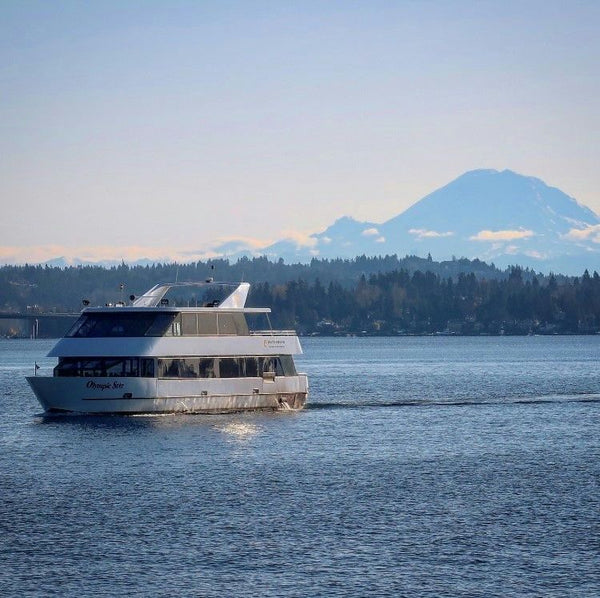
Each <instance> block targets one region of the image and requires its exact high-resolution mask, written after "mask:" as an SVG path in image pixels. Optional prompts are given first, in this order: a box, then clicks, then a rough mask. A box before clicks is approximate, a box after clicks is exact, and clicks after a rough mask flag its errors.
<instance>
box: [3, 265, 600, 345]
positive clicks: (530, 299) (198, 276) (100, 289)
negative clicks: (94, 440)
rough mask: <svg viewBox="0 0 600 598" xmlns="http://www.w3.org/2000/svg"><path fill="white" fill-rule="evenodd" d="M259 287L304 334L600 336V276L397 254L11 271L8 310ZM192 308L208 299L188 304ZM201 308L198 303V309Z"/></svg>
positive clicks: (262, 300)
mask: <svg viewBox="0 0 600 598" xmlns="http://www.w3.org/2000/svg"><path fill="white" fill-rule="evenodd" d="M208 276H214V277H215V279H222V280H230V281H239V280H246V281H249V282H251V283H253V286H252V290H251V293H250V296H249V299H248V303H249V305H253V306H269V307H271V308H272V316H271V319H272V322H273V324H274V325H275V326H277V327H279V328H295V329H297V330H298V331H299V332H300V333H301V334H321V335H332V334H335V335H343V334H381V335H388V334H435V333H439V334H529V333H537V334H554V333H558V334H567V333H584V334H591V333H597V332H599V331H600V276H599V275H598V273H597V272H593V273H592V274H590V273H589V272H588V271H587V270H586V271H585V272H584V274H583V275H582V276H581V277H565V276H558V275H556V276H555V275H549V276H544V275H540V274H537V273H535V272H534V271H532V270H529V269H525V270H523V269H521V268H519V267H512V268H508V269H506V270H499V269H497V268H495V267H494V266H493V265H488V264H485V263H484V262H480V261H479V260H472V261H470V260H466V259H461V260H451V261H447V262H435V261H433V260H432V259H431V258H430V257H428V258H417V257H415V256H407V257H405V258H402V259H399V258H397V256H385V257H380V258H367V257H365V256H362V257H358V258H355V259H354V260H316V259H315V260H313V261H312V262H311V263H310V264H285V263H284V262H283V261H282V260H279V261H276V262H271V261H269V260H267V259H266V258H254V259H249V258H242V259H241V260H238V261H237V262H235V263H233V264H231V263H229V262H228V261H227V260H214V261H208V262H197V263H195V264H186V265H181V264H155V265H148V266H128V265H127V264H121V265H119V266H114V267H110V268H104V267H100V266H78V267H68V268H58V267H50V266H28V265H26V266H4V267H2V268H0V310H2V311H26V310H32V309H33V310H40V311H45V312H47V311H53V310H54V311H71V312H75V311H79V310H80V309H81V300H82V299H83V298H86V299H88V300H89V301H90V303H91V305H103V304H104V303H106V302H114V301H116V300H119V299H125V300H127V297H128V296H129V295H130V294H135V295H139V294H141V293H142V292H144V291H145V290H147V289H149V288H150V287H152V286H153V285H154V284H156V283H157V282H166V281H174V280H176V279H178V280H179V281H198V280H204V279H205V278H207V277H208ZM176 300H177V301H179V304H182V303H183V304H186V305H189V304H190V301H196V302H197V301H198V297H190V296H178V297H176ZM192 304H193V303H192Z"/></svg>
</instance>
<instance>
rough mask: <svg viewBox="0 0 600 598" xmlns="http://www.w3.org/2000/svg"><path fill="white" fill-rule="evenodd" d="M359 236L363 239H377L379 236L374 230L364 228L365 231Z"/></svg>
mask: <svg viewBox="0 0 600 598" xmlns="http://www.w3.org/2000/svg"><path fill="white" fill-rule="evenodd" d="M360 234H361V236H363V237H377V236H378V235H379V231H378V230H377V229H376V228H365V230H364V231H363V232H362V233H360Z"/></svg>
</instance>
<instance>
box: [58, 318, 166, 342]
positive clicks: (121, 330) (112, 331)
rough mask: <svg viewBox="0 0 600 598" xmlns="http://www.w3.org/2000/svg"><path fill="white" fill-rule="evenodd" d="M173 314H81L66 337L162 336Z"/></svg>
mask: <svg viewBox="0 0 600 598" xmlns="http://www.w3.org/2000/svg"><path fill="white" fill-rule="evenodd" d="M172 319H173V314H157V313H143V312H121V313H118V312H110V313H108V312H98V313H88V314H83V315H81V316H80V318H79V319H78V320H77V322H75V324H74V325H73V327H72V328H71V330H69V332H68V333H67V336H68V337H78V338H82V337H85V338H87V337H115V336H117V337H118V336H127V337H129V336H162V335H163V334H164V331H165V329H166V328H167V327H168V325H169V322H170V321H171V320H172Z"/></svg>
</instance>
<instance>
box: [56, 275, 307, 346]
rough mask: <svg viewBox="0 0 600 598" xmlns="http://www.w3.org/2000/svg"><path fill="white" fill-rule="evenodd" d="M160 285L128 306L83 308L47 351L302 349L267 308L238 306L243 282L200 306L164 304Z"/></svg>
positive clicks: (242, 296) (243, 294)
mask: <svg viewBox="0 0 600 598" xmlns="http://www.w3.org/2000/svg"><path fill="white" fill-rule="evenodd" d="M165 286H167V285H159V288H160V292H159V293H155V294H152V296H151V298H150V299H148V297H147V298H146V299H147V300H144V301H140V300H135V301H134V302H133V305H131V306H123V305H116V306H104V307H88V308H86V309H84V310H83V312H82V314H81V316H80V317H79V319H78V320H77V321H76V322H75V324H74V325H73V326H72V327H71V329H70V330H69V331H68V332H67V334H66V335H65V337H64V338H63V339H61V340H60V341H59V342H58V343H57V345H56V346H55V347H54V348H53V349H52V351H51V352H50V353H49V356H61V355H62V356H64V355H72V356H75V355H120V354H125V353H126V354H128V355H140V356H141V355H200V354H214V355H231V354H246V353H253V354H271V353H275V352H277V351H279V352H281V353H287V354H295V353H301V352H302V350H301V348H300V344H299V341H298V338H297V336H296V333H295V331H293V330H273V328H272V326H271V322H270V320H269V316H268V314H269V313H270V311H271V310H270V309H269V308H248V307H244V303H245V301H246V296H247V292H248V288H249V285H248V283H242V284H240V285H239V286H238V287H237V289H236V290H235V291H234V292H233V293H231V294H230V295H229V296H228V297H227V298H226V299H225V300H224V301H223V302H221V303H220V304H219V305H218V306H217V305H214V304H213V305H211V306H204V307H176V306H171V305H169V303H168V301H166V300H165V299H164V293H163V291H164V288H165ZM155 288H156V287H155ZM149 293H150V292H149ZM146 295H148V294H146ZM143 297H145V296H142V298H143ZM142 298H140V299H142ZM156 303H158V305H156ZM261 320H262V321H261Z"/></svg>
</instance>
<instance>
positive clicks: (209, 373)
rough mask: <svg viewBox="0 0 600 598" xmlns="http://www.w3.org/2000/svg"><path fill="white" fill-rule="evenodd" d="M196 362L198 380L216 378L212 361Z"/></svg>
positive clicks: (200, 360)
mask: <svg viewBox="0 0 600 598" xmlns="http://www.w3.org/2000/svg"><path fill="white" fill-rule="evenodd" d="M198 361H199V363H198V375H199V377H200V378H216V377H217V374H216V368H215V360H214V359H206V358H201V359H199V360H198Z"/></svg>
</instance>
